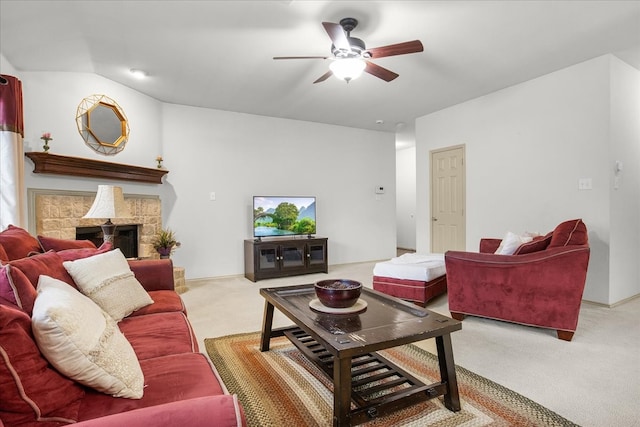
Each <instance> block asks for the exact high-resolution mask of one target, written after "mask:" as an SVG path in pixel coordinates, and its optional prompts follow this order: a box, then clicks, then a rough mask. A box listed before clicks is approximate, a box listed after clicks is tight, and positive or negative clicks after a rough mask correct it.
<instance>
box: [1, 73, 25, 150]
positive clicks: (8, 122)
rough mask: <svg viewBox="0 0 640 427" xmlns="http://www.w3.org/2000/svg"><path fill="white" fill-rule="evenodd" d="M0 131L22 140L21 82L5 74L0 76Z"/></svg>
mask: <svg viewBox="0 0 640 427" xmlns="http://www.w3.org/2000/svg"><path fill="white" fill-rule="evenodd" d="M0 130H3V131H8V132H14V133H19V134H20V136H22V137H23V138H24V118H23V108H22V82H21V81H20V80H18V79H17V78H15V77H13V76H9V75H6V74H0Z"/></svg>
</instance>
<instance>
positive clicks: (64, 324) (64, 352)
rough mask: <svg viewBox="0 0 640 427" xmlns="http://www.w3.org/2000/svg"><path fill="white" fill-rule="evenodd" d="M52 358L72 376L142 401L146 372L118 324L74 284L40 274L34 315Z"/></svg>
mask: <svg viewBox="0 0 640 427" xmlns="http://www.w3.org/2000/svg"><path fill="white" fill-rule="evenodd" d="M31 320H32V327H33V335H34V337H35V339H36V342H37V344H38V347H39V348H40V351H41V352H42V354H43V355H44V357H46V358H47V360H48V361H49V362H50V363H51V364H52V365H53V366H54V367H55V368H56V369H57V370H58V371H60V372H61V373H63V374H64V375H66V376H68V377H69V378H71V379H73V380H75V381H77V382H79V383H81V384H84V385H86V386H88V387H91V388H94V389H96V390H98V391H100V392H103V393H107V394H110V395H112V396H115V397H127V398H130V399H140V398H141V397H142V394H143V387H144V376H143V374H142V370H141V369H140V363H139V362H138V359H137V357H136V354H135V352H134V351H133V348H132V347H131V344H130V343H129V341H127V339H126V338H125V336H124V335H122V332H120V330H119V329H118V325H117V324H116V322H115V321H114V320H113V319H112V318H111V317H110V316H109V315H108V314H107V313H105V312H104V311H103V310H102V309H101V308H100V307H98V306H97V305H96V304H95V303H94V302H93V301H91V300H90V299H89V298H87V297H86V296H84V295H82V294H81V293H80V292H78V291H77V290H76V289H74V288H73V287H72V286H69V285H68V284H66V283H64V282H62V281H60V280H57V279H54V278H52V277H49V276H40V279H39V281H38V296H37V298H36V301H35V304H34V306H33V315H32V317H31Z"/></svg>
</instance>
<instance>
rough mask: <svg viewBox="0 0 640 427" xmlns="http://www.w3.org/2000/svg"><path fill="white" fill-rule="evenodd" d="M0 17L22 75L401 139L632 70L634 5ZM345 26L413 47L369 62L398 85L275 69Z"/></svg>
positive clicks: (161, 10)
mask: <svg viewBox="0 0 640 427" xmlns="http://www.w3.org/2000/svg"><path fill="white" fill-rule="evenodd" d="M0 16H1V18H0V52H1V53H2V54H3V55H4V57H5V58H6V59H7V60H8V61H9V63H11V64H12V65H13V66H14V67H15V68H16V69H17V70H19V71H73V72H91V73H96V74H99V75H102V76H104V77H107V78H109V79H111V80H114V81H117V82H120V83H122V84H124V85H126V86H129V87H131V88H134V89H136V90H138V91H140V92H142V93H145V94H147V95H150V96H152V97H154V98H156V99H158V100H161V101H164V102H169V103H177V104H185V105H193V106H201V107H208V108H215V109H221V110H230V111H238V112H245V113H251V114H259V115H266V116H273V117H283V118H289V119H299V120H307V121H315V122H321V123H331V124H337V125H344V126H351V127H357V128H365V129H375V130H384V131H389V132H395V131H396V130H398V131H399V136H400V139H402V138H403V137H405V136H406V137H407V138H408V139H410V138H411V135H412V132H411V129H412V128H413V121H414V119H415V118H416V117H420V116H423V115H425V114H428V113H431V112H434V111H437V110H440V109H442V108H445V107H448V106H451V105H454V104H457V103H459V102H462V101H465V100H469V99H472V98H475V97H478V96H481V95H484V94H487V93H490V92H493V91H496V90H499V89H502V88H505V87H508V86H511V85H514V84H517V83H520V82H523V81H526V80H529V79H532V78H535V77H537V76H541V75H544V74H547V73H550V72H553V71H555V70H558V69H561V68H564V67H567V66H570V65H573V64H576V63H579V62H582V61H585V60H588V59H591V58H595V57H597V56H600V55H603V54H606V53H612V54H614V55H616V56H618V57H619V58H621V59H622V60H624V61H626V62H628V63H629V64H631V65H633V66H634V67H636V68H638V69H640V1H551V0H549V1H303V0H297V1H295V0H294V1H204V0H200V1H150V0H143V1H90V0H84V1H55V0H53V1H51V0H48V1H33V0H32V1H24V0H22V1H18V0H15V1H14V0H0ZM344 17H354V18H356V19H358V20H359V21H360V24H359V26H358V27H357V28H356V29H355V30H354V31H353V32H352V34H351V35H352V36H354V37H358V38H361V39H363V40H364V41H365V42H366V43H367V47H378V46H384V45H388V44H394V43H399V42H403V41H408V40H415V39H419V40H421V41H422V43H423V45H424V52H422V53H416V54H410V55H404V56H393V57H387V58H381V59H379V60H377V61H375V62H376V63H377V64H378V65H381V66H383V67H385V68H389V69H391V70H393V71H395V72H397V73H398V74H400V77H398V78H397V79H396V80H394V81H392V82H389V83H387V82H384V81H383V80H380V79H378V78H375V77H373V76H371V75H368V74H365V75H363V76H362V77H361V78H359V79H357V80H354V81H352V82H351V83H349V84H346V83H345V82H343V81H339V80H337V79H335V78H333V77H332V78H330V79H328V80H326V81H325V82H323V83H318V84H313V83H312V82H313V81H314V80H315V79H316V78H318V77H320V76H321V75H322V74H324V73H325V72H326V71H327V70H328V65H329V61H328V60H318V59H316V60H311V59H310V60H286V61H274V60H273V59H272V57H273V56H298V55H328V54H329V53H330V46H331V42H330V40H329V38H328V36H327V34H326V32H325V31H324V29H323V27H322V25H321V22H322V21H329V22H338V21H339V20H340V19H341V18H344ZM130 68H138V69H142V70H145V71H147V72H148V73H149V78H147V79H146V80H142V81H141V80H136V79H135V78H133V77H132V76H131V75H130V74H129V73H128V70H129V69H130ZM107 95H108V94H107ZM378 120H382V121H384V123H383V124H377V123H376V121H378Z"/></svg>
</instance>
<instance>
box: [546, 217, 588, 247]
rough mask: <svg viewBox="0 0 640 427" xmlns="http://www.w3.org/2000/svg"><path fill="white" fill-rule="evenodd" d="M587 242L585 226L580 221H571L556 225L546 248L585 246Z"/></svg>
mask: <svg viewBox="0 0 640 427" xmlns="http://www.w3.org/2000/svg"><path fill="white" fill-rule="evenodd" d="M588 242H589V237H588V235H587V226H586V225H585V224H584V222H582V219H572V220H569V221H565V222H563V223H560V224H558V226H557V227H556V228H555V229H554V230H553V235H552V236H551V242H549V246H548V248H557V247H562V246H570V245H586V244H587V243H588Z"/></svg>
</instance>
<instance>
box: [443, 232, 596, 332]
mask: <svg viewBox="0 0 640 427" xmlns="http://www.w3.org/2000/svg"><path fill="white" fill-rule="evenodd" d="M500 242H501V241H500V240H499V239H482V240H481V242H480V253H472V252H461V251H448V252H447V253H445V265H446V269H447V282H448V299H449V311H450V312H451V317H453V318H454V319H457V320H462V319H463V318H464V317H465V315H472V316H480V317H487V318H491V319H497V320H504V321H508V322H514V323H520V324H523V325H529V326H537V327H541V328H549V329H555V330H556V331H557V334H558V338H560V339H562V340H566V341H571V339H572V338H573V334H574V332H575V330H576V327H577V324H578V315H579V313H580V303H581V301H582V293H583V291H584V285H585V281H586V276H587V267H588V264H589V253H590V249H589V244H588V238H587V229H586V226H585V225H584V223H583V222H582V220H580V219H577V220H571V221H566V222H563V223H562V224H560V225H558V226H557V227H556V229H555V230H554V231H553V232H551V233H549V234H547V235H546V236H544V237H539V238H537V239H534V241H532V242H530V243H525V244H522V245H521V246H520V247H519V248H518V249H517V250H516V252H515V254H514V255H497V254H494V253H493V252H494V251H495V250H496V248H497V247H498V245H499V244H500Z"/></svg>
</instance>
